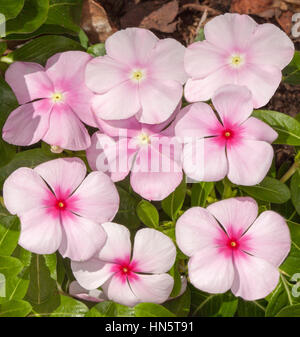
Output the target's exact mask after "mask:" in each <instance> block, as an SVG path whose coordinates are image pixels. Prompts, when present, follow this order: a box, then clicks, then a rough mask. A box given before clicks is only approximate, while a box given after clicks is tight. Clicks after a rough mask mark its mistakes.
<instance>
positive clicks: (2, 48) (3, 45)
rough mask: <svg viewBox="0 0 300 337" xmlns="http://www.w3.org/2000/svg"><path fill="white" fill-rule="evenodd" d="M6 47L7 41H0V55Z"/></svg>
mask: <svg viewBox="0 0 300 337" xmlns="http://www.w3.org/2000/svg"><path fill="white" fill-rule="evenodd" d="M0 1H1V0H0ZM6 49H7V43H6V42H0V56H1V55H2V54H3V53H4V52H5V51H6Z"/></svg>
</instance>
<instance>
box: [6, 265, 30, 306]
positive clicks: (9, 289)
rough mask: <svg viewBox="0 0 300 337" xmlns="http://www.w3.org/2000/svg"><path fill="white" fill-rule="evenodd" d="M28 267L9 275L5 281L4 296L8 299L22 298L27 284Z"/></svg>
mask: <svg viewBox="0 0 300 337" xmlns="http://www.w3.org/2000/svg"><path fill="white" fill-rule="evenodd" d="M29 276H30V274H29V267H25V268H24V269H23V270H22V271H21V272H20V273H19V274H18V275H16V276H14V277H10V278H8V279H7V282H6V297H7V298H8V299H9V300H13V299H14V300H22V299H23V298H24V296H25V295H26V293H27V290H28V286H29Z"/></svg>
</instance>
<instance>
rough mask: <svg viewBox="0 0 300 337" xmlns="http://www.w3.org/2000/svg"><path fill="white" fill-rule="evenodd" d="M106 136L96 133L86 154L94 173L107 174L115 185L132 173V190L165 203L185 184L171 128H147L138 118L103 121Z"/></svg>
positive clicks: (160, 126) (177, 148) (151, 126)
mask: <svg viewBox="0 0 300 337" xmlns="http://www.w3.org/2000/svg"><path fill="white" fill-rule="evenodd" d="M99 123H100V126H101V128H102V129H103V130H104V132H105V133H106V134H101V133H100V132H96V133H95V134H94V135H93V136H92V145H91V147H90V148H89V149H88V150H87V159H88V161H89V164H90V166H91V168H92V169H93V170H99V171H103V172H106V173H107V174H109V175H110V177H111V178H112V180H113V181H120V180H123V179H124V178H125V177H126V176H127V175H128V173H129V172H130V171H131V176H130V183H131V186H132V188H133V190H134V191H135V192H136V193H138V194H140V195H141V196H142V197H143V198H145V199H148V200H162V199H164V198H166V197H167V196H168V195H169V194H170V193H172V192H173V191H174V190H175V188H176V187H177V186H178V185H179V184H180V182H181V181H182V177H183V174H182V165H181V144H180V143H179V142H178V141H177V140H176V139H175V137H173V134H174V130H173V126H172V125H171V126H170V127H168V129H166V130H164V131H162V130H163V129H164V128H165V126H166V125H168V123H169V120H168V121H167V122H165V123H162V124H157V125H146V124H142V123H139V122H138V121H137V120H136V118H135V117H132V118H130V119H128V120H122V121H103V120H102V121H101V120H99Z"/></svg>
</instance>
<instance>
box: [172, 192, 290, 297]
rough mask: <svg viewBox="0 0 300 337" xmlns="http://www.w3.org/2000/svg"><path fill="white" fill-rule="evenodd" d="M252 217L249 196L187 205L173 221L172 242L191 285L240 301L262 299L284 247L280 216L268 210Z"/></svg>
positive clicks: (285, 251)
mask: <svg viewBox="0 0 300 337" xmlns="http://www.w3.org/2000/svg"><path fill="white" fill-rule="evenodd" d="M257 215H258V206H257V203H256V202H255V200H253V199H252V198H231V199H226V200H222V201H219V202H216V203H214V204H212V205H210V206H208V207H207V209H204V208H201V207H193V208H191V209H189V210H188V211H186V212H185V213H184V214H183V215H182V216H181V217H180V218H179V219H178V221H177V224H176V241H177V244H178V247H179V248H180V249H181V250H182V251H183V253H184V254H186V255H187V256H190V257H191V258H190V260H189V263H188V270H189V277H190V281H191V283H192V284H193V285H194V286H195V287H196V288H198V289H200V290H202V291H206V292H209V293H224V292H226V291H227V290H229V289H231V291H232V292H233V293H234V294H235V295H236V296H240V297H242V298H243V299H245V300H249V301H254V300H256V299H259V298H263V297H266V296H267V295H268V294H269V293H270V292H271V291H273V290H274V288H275V287H276V285H277V283H278V279H279V271H278V266H280V265H281V263H282V262H283V260H284V259H285V258H286V256H287V255H288V253H289V251H290V247H291V239H290V233H289V229H288V226H287V225H286V223H285V220H284V219H283V218H282V217H281V216H280V215H279V214H277V213H275V212H273V211H265V212H263V213H261V214H260V216H259V217H258V218H257V219H256V217H257Z"/></svg>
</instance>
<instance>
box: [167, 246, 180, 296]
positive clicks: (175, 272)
mask: <svg viewBox="0 0 300 337" xmlns="http://www.w3.org/2000/svg"><path fill="white" fill-rule="evenodd" d="M172 240H173V239H172ZM178 269H179V268H178V261H176V263H175V264H174V265H173V267H172V268H171V270H170V271H169V274H170V275H171V276H172V277H173V279H174V286H173V289H172V292H171V294H170V297H176V296H177V295H178V294H179V293H180V290H181V287H182V282H181V276H180V273H179V270H178Z"/></svg>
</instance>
